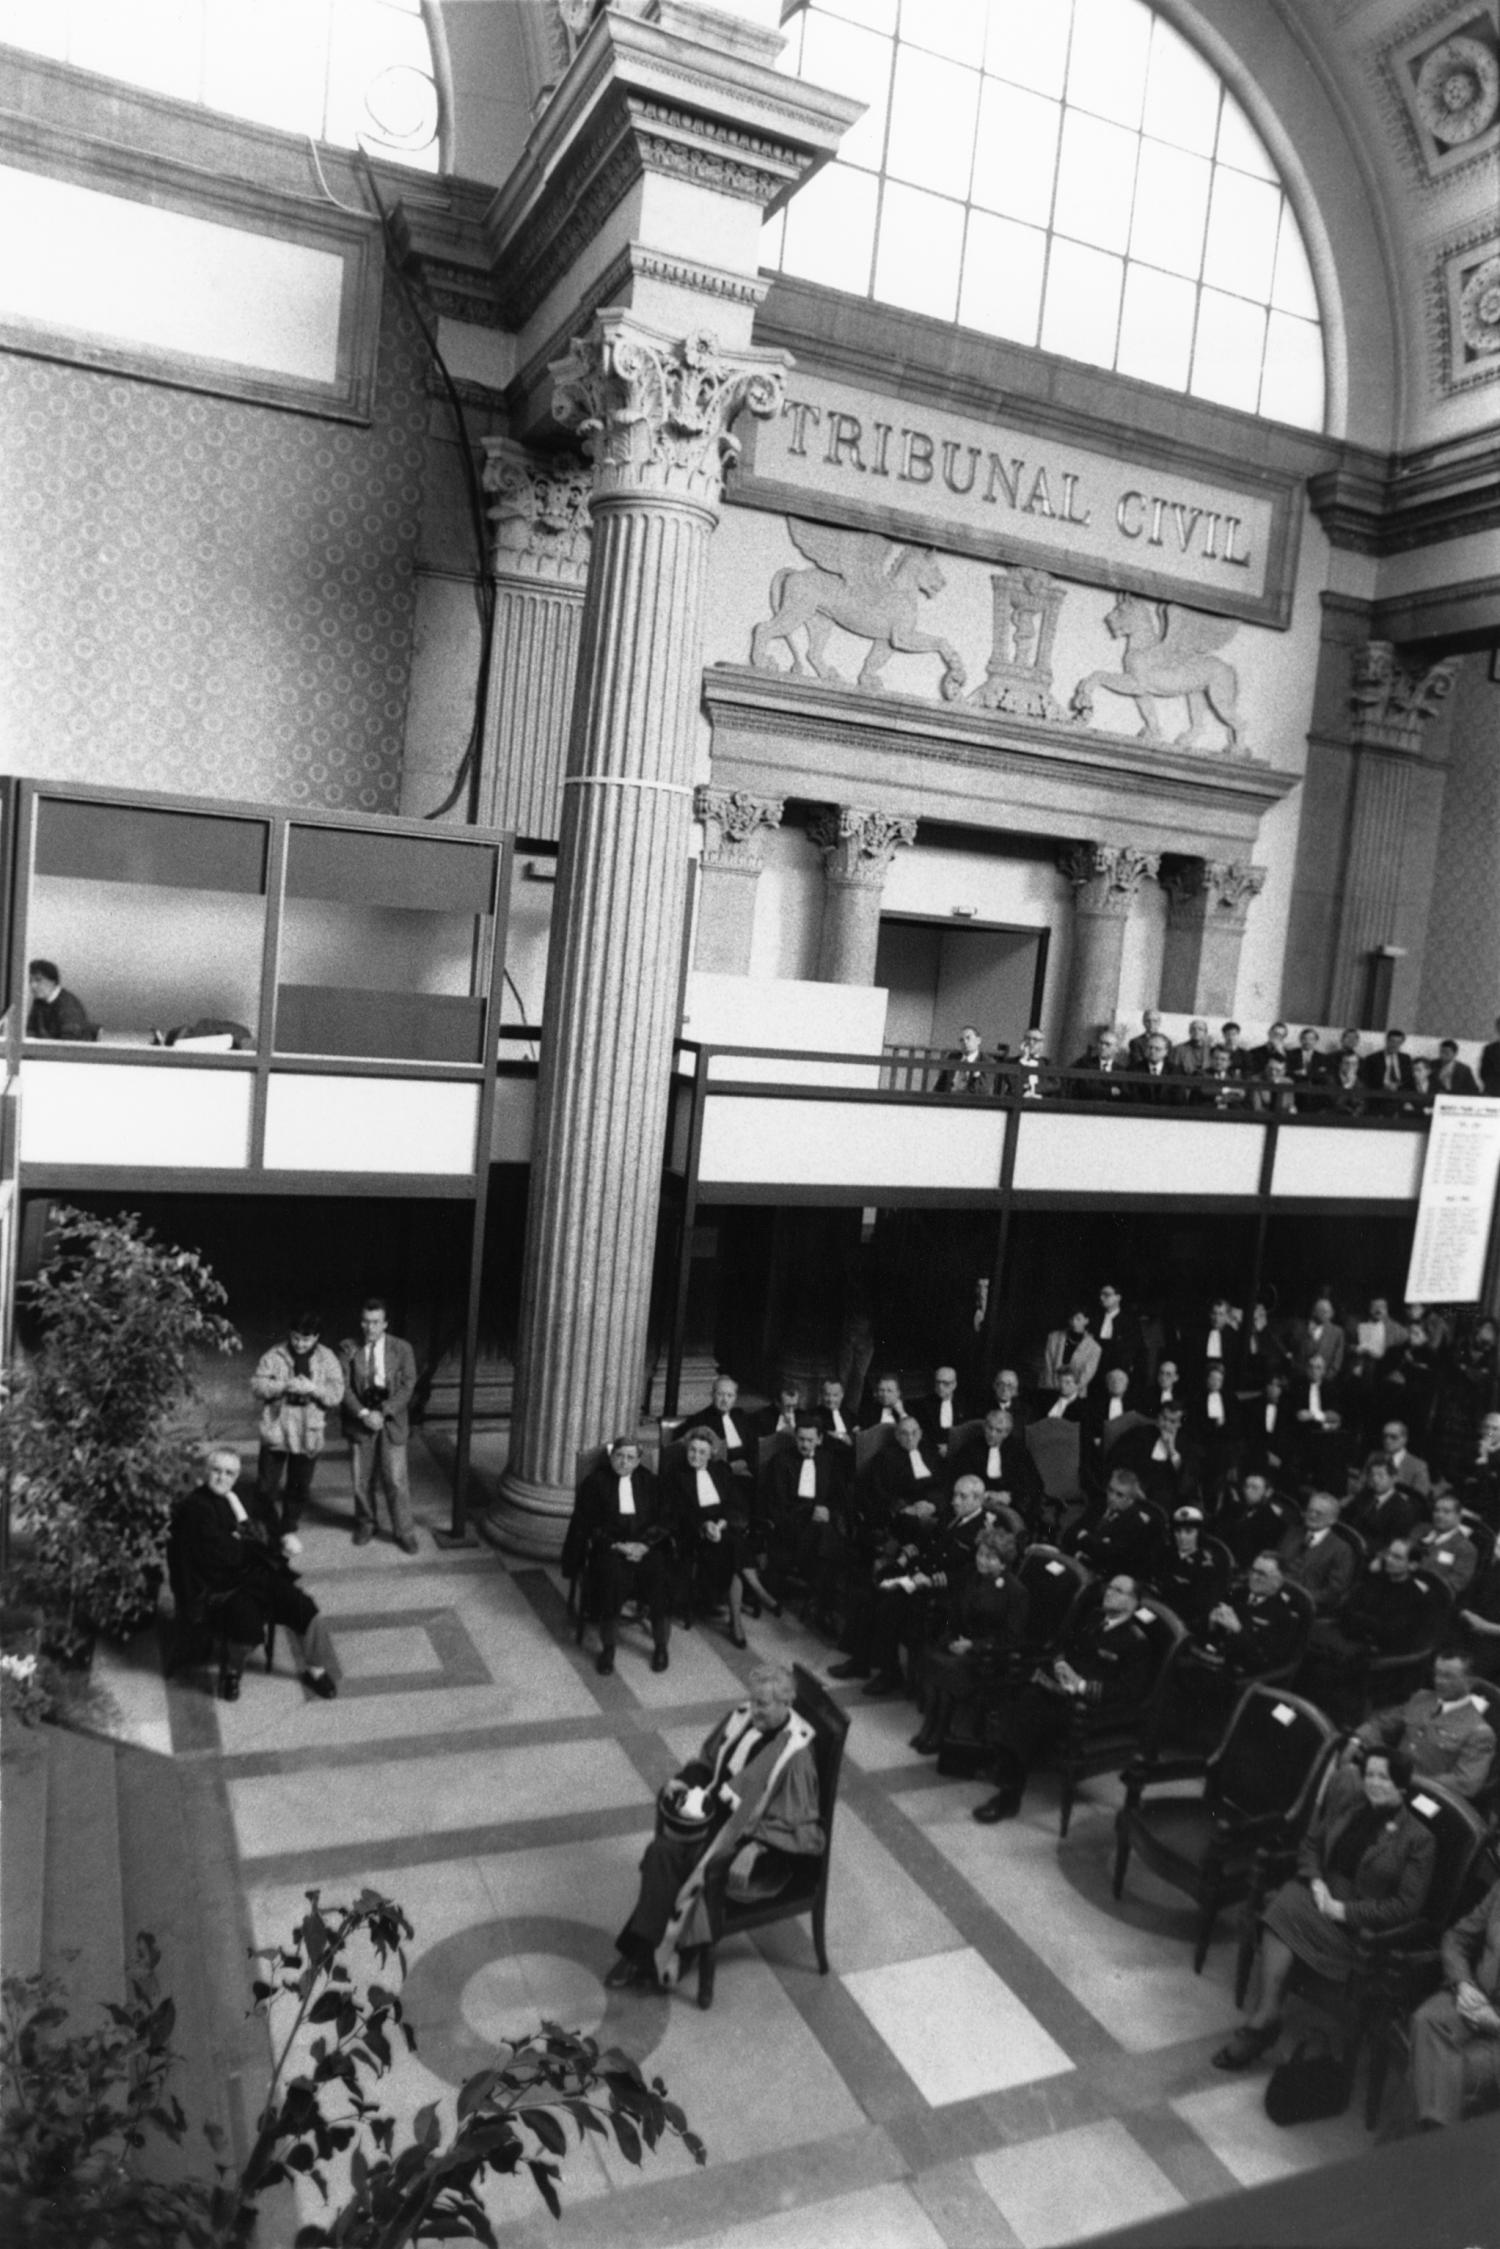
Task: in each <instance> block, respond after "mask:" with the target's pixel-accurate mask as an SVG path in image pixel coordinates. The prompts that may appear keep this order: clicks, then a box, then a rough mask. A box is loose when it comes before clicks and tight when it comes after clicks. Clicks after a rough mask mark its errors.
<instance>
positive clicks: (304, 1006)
mask: <svg viewBox="0 0 1500 2249" xmlns="http://www.w3.org/2000/svg"><path fill="white" fill-rule="evenodd" d="M434 900H439V901H441V904H439V905H434V903H433V901H434ZM493 910H494V857H493V853H492V851H491V850H490V849H489V848H488V847H480V846H476V845H473V844H466V843H463V842H459V841H457V840H448V839H445V838H440V837H437V836H434V837H431V838H429V837H426V836H400V835H371V834H368V833H364V832H359V831H354V830H350V829H339V828H320V827H298V826H294V827H293V828H292V830H291V832H290V835H289V837H288V847H287V869H286V888H285V896H284V901H283V906H282V923H281V959H280V981H279V985H278V989H277V995H276V1051H277V1052H278V1053H280V1054H317V1055H344V1056H358V1057H362V1058H366V1059H370V1060H381V1061H407V1062H461V1063H471V1064H473V1063H479V1062H481V1061H482V1060H483V1058H484V1056H483V1045H482V1040H483V1023H484V998H483V993H482V976H483V964H484V963H485V962H486V961H487V959H488V957H489V947H490V941H491V916H492V913H493Z"/></svg>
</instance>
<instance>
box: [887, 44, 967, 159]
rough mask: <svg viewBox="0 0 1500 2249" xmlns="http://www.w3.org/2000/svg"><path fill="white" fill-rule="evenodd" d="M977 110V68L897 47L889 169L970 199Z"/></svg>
mask: <svg viewBox="0 0 1500 2249" xmlns="http://www.w3.org/2000/svg"><path fill="white" fill-rule="evenodd" d="M978 107H979V73H978V71H977V70H964V69H963V68H962V67H961V66H960V65H959V64H958V63H953V62H945V61H943V59H942V58H941V57H940V56H938V55H927V54H923V53H922V51H921V50H920V49H919V48H916V47H905V46H903V47H900V48H898V49H897V53H896V81H895V86H894V88H893V90H892V94H891V130H890V138H889V141H888V143H887V146H886V159H885V168H886V171H887V172H888V173H890V174H891V175H892V176H893V177H894V178H896V179H898V180H908V181H910V182H911V184H912V185H913V186H915V187H927V188H931V189H932V190H933V191H934V192H935V193H936V194H939V195H960V196H962V195H967V194H968V192H969V175H970V171H971V169H972V166H973V160H974V121H975V117H976V114H977V112H978Z"/></svg>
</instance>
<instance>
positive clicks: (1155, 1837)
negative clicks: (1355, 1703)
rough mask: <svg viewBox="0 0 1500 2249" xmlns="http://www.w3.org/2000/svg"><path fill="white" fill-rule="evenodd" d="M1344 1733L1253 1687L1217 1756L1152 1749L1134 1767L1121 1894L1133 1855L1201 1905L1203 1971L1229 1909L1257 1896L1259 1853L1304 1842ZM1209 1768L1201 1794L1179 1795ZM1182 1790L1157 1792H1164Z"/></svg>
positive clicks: (1198, 1967) (1118, 1882) (1117, 1872)
mask: <svg viewBox="0 0 1500 2249" xmlns="http://www.w3.org/2000/svg"><path fill="white" fill-rule="evenodd" d="M1337 1740H1338V1735H1337V1733H1336V1731H1335V1729H1334V1727H1333V1725H1332V1724H1331V1723H1330V1721H1329V1720H1328V1719H1327V1718H1326V1717H1325V1716H1324V1714H1323V1712H1322V1711H1321V1710H1319V1709H1317V1707H1316V1706H1315V1705H1314V1704H1313V1703H1310V1702H1304V1701H1303V1700H1302V1699H1301V1698H1300V1697H1298V1696H1297V1695H1291V1694H1285V1693H1283V1692H1281V1691H1280V1690H1279V1689H1277V1688H1274V1687H1265V1686H1254V1687H1247V1688H1246V1690H1245V1692H1244V1694H1243V1695H1242V1696H1241V1697H1240V1699H1239V1702H1238V1703H1237V1704H1236V1705H1235V1709H1234V1714H1233V1716H1232V1717H1231V1719H1230V1721H1229V1725H1228V1727H1227V1729H1226V1731H1225V1733H1224V1735H1223V1738H1222V1740H1221V1741H1220V1742H1219V1744H1218V1746H1217V1748H1215V1749H1214V1750H1212V1751H1211V1752H1210V1754H1209V1755H1208V1756H1207V1757H1202V1758H1200V1757H1156V1758H1153V1757H1151V1756H1149V1755H1148V1756H1144V1757H1141V1758H1139V1759H1137V1760H1136V1761H1135V1763H1133V1764H1131V1765H1130V1766H1128V1767H1127V1768H1126V1772H1125V1802H1124V1803H1123V1805H1122V1806H1121V1807H1120V1811H1119V1813H1118V1815H1117V1817H1116V1820H1115V1865H1114V1893H1115V1896H1116V1897H1119V1896H1120V1895H1121V1893H1122V1892H1123V1890H1124V1887H1125V1874H1126V1870H1127V1868H1128V1867H1129V1864H1130V1859H1131V1855H1132V1853H1133V1852H1134V1853H1139V1855H1140V1857H1141V1858H1142V1859H1144V1861H1145V1863H1146V1865H1147V1866H1148V1867H1149V1868H1150V1869H1151V1872H1152V1873H1153V1874H1156V1875H1159V1876H1160V1878H1161V1879H1162V1880H1163V1881H1164V1882H1169V1883H1170V1884H1171V1885H1172V1887H1173V1888H1174V1889H1177V1890H1182V1891H1185V1892H1186V1894H1187V1896H1189V1897H1190V1898H1191V1899H1192V1900H1193V1901H1194V1903H1195V1904H1196V1906H1197V1908H1198V1921H1197V1927H1196V1930H1195V1932H1194V1938H1193V1973H1194V1974H1195V1975H1199V1974H1201V1973H1202V1969H1203V1963H1204V1960H1205V1959H1206V1958H1207V1955H1208V1947H1209V1940H1210V1938H1211V1937H1212V1935H1213V1930H1214V1923H1215V1921H1216V1920H1217V1919H1218V1916H1219V1913H1220V1911H1221V1909H1222V1908H1223V1907H1224V1906H1226V1905H1230V1904H1232V1903H1234V1902H1235V1900H1237V1899H1239V1898H1243V1897H1245V1896H1246V1895H1247V1893H1248V1891H1249V1889H1250V1886H1251V1882H1252V1879H1253V1878H1254V1876H1255V1873H1256V1871H1257V1867H1256V1852H1257V1850H1258V1849H1259V1848H1260V1847H1261V1846H1262V1845H1263V1844H1266V1843H1267V1842H1277V1843H1280V1842H1282V1841H1285V1840H1289V1839H1290V1840H1295V1839H1296V1838H1297V1837H1298V1836H1300V1835H1301V1833H1302V1831H1303V1829H1304V1828H1305V1827H1306V1825H1307V1821H1308V1819H1309V1818H1310V1816H1311V1813H1312V1808H1313V1805H1314V1804H1315V1803H1316V1801H1317V1797H1318V1789H1319V1785H1320V1783H1321V1781H1322V1778H1323V1775H1324V1773H1325V1771H1326V1770H1327V1767H1328V1763H1329V1760H1330V1759H1331V1757H1332V1756H1333V1752H1334V1747H1335V1744H1336V1742H1337ZM1200 1774H1201V1776H1202V1780H1203V1788H1202V1791H1201V1793H1200V1794H1199V1795H1197V1796H1183V1795H1180V1794H1178V1793H1176V1790H1177V1789H1178V1788H1179V1787H1180V1785H1181V1783H1182V1782H1183V1781H1185V1780H1192V1779H1195V1778H1197V1777H1198V1776H1199V1775H1200ZM1158 1788H1160V1789H1171V1790H1172V1791H1173V1793H1171V1794H1169V1795H1162V1796H1157V1797H1154V1798H1153V1797H1151V1796H1150V1792H1151V1791H1152V1790H1154V1789H1158Z"/></svg>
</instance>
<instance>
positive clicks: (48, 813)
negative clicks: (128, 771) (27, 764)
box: [16, 797, 268, 1050]
mask: <svg viewBox="0 0 1500 2249" xmlns="http://www.w3.org/2000/svg"><path fill="white" fill-rule="evenodd" d="M267 845H268V827H267V823H266V822H264V821H260V820H255V819H249V818H242V817H237V816H233V815H219V814H216V813H199V812H179V811H171V812H168V811H154V810H150V809H147V808H145V807H139V806H124V805H116V804H98V803H86V802H78V801H74V800H71V799H67V798H61V797H39V798H38V800H37V806H36V847H35V873H34V876H33V881H32V891H31V912H30V918H29V926H28V933H27V950H28V953H29V955H30V957H31V958H32V959H33V960H36V959H41V960H48V961H51V962H53V963H55V965H56V967H57V969H58V972H59V977H60V981H61V983H62V986H63V988H64V990H66V991H69V992H71V993H73V994H74V995H75V997H76V998H77V999H78V1001H79V1002H80V1004H81V1006H82V1009H83V1011H84V1014H85V1015H86V1016H87V1018H88V1019H89V1021H90V1022H91V1023H92V1024H93V1025H94V1026H96V1027H97V1030H98V1035H99V1040H100V1042H101V1043H103V1044H105V1045H113V1046H150V1045H153V1044H157V1043H161V1042H162V1041H172V1042H173V1043H176V1042H177V1041H179V1040H181V1039H187V1040H188V1041H190V1042H191V1043H193V1044H207V1045H209V1046H211V1047H216V1048H220V1049H226V1050H227V1049H229V1048H239V1049H246V1048H250V1047H253V1046H254V1044H255V1028H256V1021H257V1016H258V1013H259V1005H260V997H259V995H260V976H261V954H262V948H263V944H264V937H265V914H266V899H265V888H266V863H267ZM16 973H17V981H18V983H20V984H21V985H22V986H23V988H24V984H25V978H26V963H25V962H20V963H18V964H17V971H16Z"/></svg>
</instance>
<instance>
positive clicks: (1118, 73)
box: [1068, 0, 1151, 126]
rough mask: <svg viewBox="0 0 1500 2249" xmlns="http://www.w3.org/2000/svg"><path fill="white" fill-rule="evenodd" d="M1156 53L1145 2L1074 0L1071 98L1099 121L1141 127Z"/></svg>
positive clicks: (1069, 82) (1128, 0)
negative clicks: (1151, 58)
mask: <svg viewBox="0 0 1500 2249" xmlns="http://www.w3.org/2000/svg"><path fill="white" fill-rule="evenodd" d="M1150 51H1151V12H1150V10H1149V9H1148V8H1144V7H1142V6H1141V4H1140V0H1073V41H1072V46H1071V48H1070V50H1069V54H1068V100H1069V101H1070V102H1074V103H1076V104H1077V106H1078V107H1079V108H1080V109H1086V110H1089V111H1090V112H1091V113H1092V114H1093V115H1094V116H1095V117H1111V118H1113V119H1114V121H1115V123H1116V124H1118V125H1133V126H1134V125H1139V124H1140V121H1141V103H1142V101H1143V99H1144V97H1145V92H1146V64H1147V61H1148V59H1149V56H1150Z"/></svg>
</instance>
